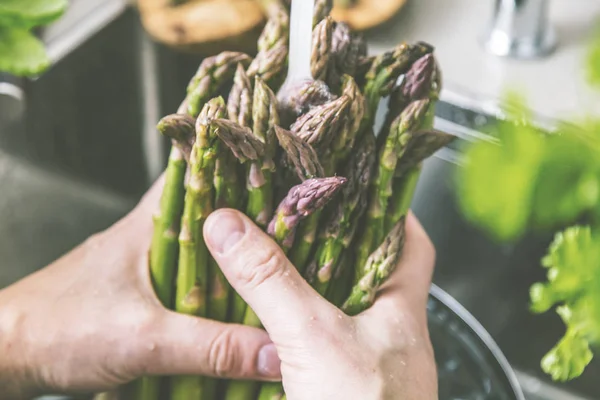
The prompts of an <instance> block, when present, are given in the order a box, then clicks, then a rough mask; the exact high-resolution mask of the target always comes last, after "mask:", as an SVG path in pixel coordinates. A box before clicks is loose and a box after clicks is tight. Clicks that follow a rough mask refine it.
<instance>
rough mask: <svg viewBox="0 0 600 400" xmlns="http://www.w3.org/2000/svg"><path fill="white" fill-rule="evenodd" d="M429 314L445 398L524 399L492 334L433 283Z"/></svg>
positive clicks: (440, 382) (428, 306) (441, 386)
mask: <svg viewBox="0 0 600 400" xmlns="http://www.w3.org/2000/svg"><path fill="white" fill-rule="evenodd" d="M429 293H430V296H429V302H428V304H427V314H428V321H429V332H430V336H431V341H432V343H433V349H434V351H435V356H436V363H437V366H438V380H439V398H440V399H442V400H462V399H479V400H524V399H525V397H524V396H523V392H522V390H521V388H520V385H519V381H518V380H517V377H516V375H515V373H514V371H513V370H512V368H511V366H510V365H509V363H508V361H507V360H506V358H505V357H504V355H503V354H502V351H500V348H499V347H498V345H497V344H496V343H495V342H494V340H493V339H492V337H491V336H490V335H489V334H488V333H487V332H486V331H485V329H484V328H483V327H482V326H481V324H480V323H479V322H477V320H476V319H475V318H474V317H473V316H472V315H471V314H469V312H468V311H467V310H466V309H465V308H464V307H462V306H461V305H460V304H459V303H458V302H457V301H456V300H455V299H453V298H452V297H451V296H450V295H449V294H448V293H446V292H444V291H443V290H442V289H441V288H439V287H438V286H436V285H432V287H431V290H430V292H429Z"/></svg>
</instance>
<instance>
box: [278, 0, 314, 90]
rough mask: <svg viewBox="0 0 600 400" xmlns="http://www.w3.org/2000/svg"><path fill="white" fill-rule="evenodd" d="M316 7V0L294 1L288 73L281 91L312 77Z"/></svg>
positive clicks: (291, 17)
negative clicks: (311, 57) (311, 66)
mask: <svg viewBox="0 0 600 400" xmlns="http://www.w3.org/2000/svg"><path fill="white" fill-rule="evenodd" d="M314 8H315V2H314V0H293V1H292V10H291V15H290V45H289V63H288V74H287V78H286V80H285V83H284V84H283V86H282V87H281V89H280V93H284V92H286V91H287V90H288V89H289V88H290V87H291V86H293V85H296V84H298V83H302V82H304V81H306V80H310V79H312V74H311V72H310V53H311V49H312V30H313V14H314Z"/></svg>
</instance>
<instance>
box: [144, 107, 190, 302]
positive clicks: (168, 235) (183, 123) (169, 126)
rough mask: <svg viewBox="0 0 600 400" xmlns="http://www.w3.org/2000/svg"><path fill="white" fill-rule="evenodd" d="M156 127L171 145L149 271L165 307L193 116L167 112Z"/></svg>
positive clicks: (174, 266) (174, 263) (169, 293)
mask: <svg viewBox="0 0 600 400" xmlns="http://www.w3.org/2000/svg"><path fill="white" fill-rule="evenodd" d="M158 130H159V131H160V133H161V134H162V135H164V136H167V137H170V138H172V140H173V147H172V149H171V154H170V156H169V162H168V164H167V169H166V173H165V186H164V189H163V193H162V196H161V200H160V211H159V212H158V213H157V214H156V215H155V216H154V234H153V236H152V244H151V250H150V272H151V276H152V281H153V283H154V290H155V291H156V294H157V296H158V298H159V299H160V301H161V303H162V304H163V305H164V306H165V307H171V306H172V302H173V299H172V293H173V286H174V285H173V283H174V282H173V279H174V276H175V275H174V274H175V271H176V270H177V251H178V243H177V236H178V234H179V223H180V222H181V215H182V212H183V200H184V194H185V188H184V178H185V171H186V168H187V164H186V158H187V159H189V153H188V152H187V151H186V150H185V148H186V146H187V145H188V144H190V142H191V144H193V142H194V141H195V139H193V140H190V139H191V138H193V137H194V136H195V128H194V119H193V118H191V117H188V116H186V115H178V114H174V115H169V116H167V117H164V118H163V119H161V120H160V121H159V123H158ZM179 144H181V146H180V145H179ZM191 144H190V149H191ZM186 154H187V156H186Z"/></svg>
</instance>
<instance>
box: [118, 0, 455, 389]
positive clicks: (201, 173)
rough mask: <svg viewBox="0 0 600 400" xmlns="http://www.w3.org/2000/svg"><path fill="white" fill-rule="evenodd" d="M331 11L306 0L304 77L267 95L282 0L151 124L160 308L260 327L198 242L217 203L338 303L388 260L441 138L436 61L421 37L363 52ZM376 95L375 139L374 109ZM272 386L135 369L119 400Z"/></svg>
mask: <svg viewBox="0 0 600 400" xmlns="http://www.w3.org/2000/svg"><path fill="white" fill-rule="evenodd" d="M331 8H332V3H331V0H328V1H322V0H318V1H317V5H316V7H315V16H314V33H313V53H312V66H311V69H312V74H313V77H314V80H312V81H309V82H304V83H302V84H301V85H298V86H297V87H296V88H295V89H294V90H291V91H289V92H280V93H277V91H278V89H279V87H280V85H281V84H282V82H283V81H284V79H285V72H286V70H287V65H286V63H287V56H288V39H289V6H288V5H286V4H285V2H282V3H281V6H280V7H272V8H271V12H270V16H269V21H268V23H267V24H266V26H265V28H264V31H263V33H262V35H261V37H260V39H259V42H258V54H257V55H256V57H254V59H252V58H251V57H249V56H248V55H246V54H242V53H236V52H227V51H226V52H223V53H221V54H219V55H216V56H214V57H210V58H207V59H205V60H204V61H203V62H202V64H201V65H200V67H199V69H198V71H197V72H196V74H195V75H194V77H193V78H192V79H191V81H190V83H189V86H188V88H187V96H186V98H185V100H184V101H183V103H182V104H181V106H180V108H179V110H178V111H177V113H176V114H173V115H169V116H166V117H164V118H163V119H162V120H161V121H160V122H159V124H158V130H159V131H160V133H161V134H163V135H165V136H166V137H168V138H170V139H171V140H172V149H171V154H170V158H169V162H168V166H167V169H166V181H165V186H164V190H163V194H162V199H161V203H160V210H159V212H158V213H157V214H156V216H155V221H154V222H155V225H154V226H155V230H154V236H153V240H152V245H151V246H152V247H151V250H150V269H151V275H152V279H153V284H154V287H155V290H156V293H157V295H158V297H159V298H160V300H161V301H162V302H163V304H164V305H165V306H166V307H169V308H172V309H174V310H176V311H177V312H180V313H186V314H190V315H194V316H199V317H206V318H212V319H216V320H220V321H229V322H234V323H243V324H247V325H252V326H256V327H260V326H261V323H260V321H259V320H258V318H257V316H256V315H255V314H254V312H253V311H252V310H251V309H250V308H249V307H248V306H247V305H246V304H245V303H244V301H243V300H242V299H241V297H239V296H238V295H237V293H235V292H234V291H233V290H232V289H231V287H230V286H229V285H228V283H227V281H226V280H225V278H224V276H223V275H222V273H221V271H220V270H219V268H218V266H217V265H216V263H215V262H214V260H213V259H212V258H211V257H210V254H209V253H208V251H207V248H206V245H205V243H204V242H203V236H202V226H203V223H204V221H205V220H206V218H207V217H208V215H209V214H210V213H211V212H212V211H213V210H215V209H217V208H222V207H227V208H235V209H238V210H242V211H244V212H245V213H246V214H247V215H248V216H249V217H250V218H252V219H253V220H254V221H255V222H256V224H257V225H259V226H260V227H262V228H263V229H265V230H266V231H267V232H268V234H269V235H271V236H272V237H273V239H274V240H275V241H277V243H279V245H280V246H281V248H282V249H283V250H284V251H285V252H286V254H288V256H289V257H290V259H291V260H292V262H293V263H294V265H295V266H296V267H297V268H298V270H300V271H301V273H303V274H304V275H305V277H306V279H307V281H308V282H310V283H311V285H312V286H313V287H314V288H315V289H316V290H317V292H318V293H320V294H321V295H323V296H324V297H326V298H327V299H329V300H330V301H331V302H333V303H335V304H336V305H338V306H339V307H340V308H341V309H342V310H344V311H345V312H346V313H348V314H351V315H354V314H357V313H360V312H361V311H363V310H365V309H366V308H368V307H369V306H370V305H371V304H372V303H373V301H374V298H375V295H376V293H377V290H378V288H379V286H380V285H381V284H382V283H383V282H384V281H385V280H386V278H387V277H388V276H389V275H390V273H391V272H392V271H393V269H394V267H395V265H396V263H397V260H398V258H399V257H400V255H401V253H402V246H403V243H404V217H405V215H406V213H407V210H408V206H409V204H410V201H411V198H412V195H413V192H414V189H415V185H416V182H417V179H418V175H419V171H420V168H421V163H422V161H423V160H424V159H426V158H427V157H429V156H430V155H432V154H433V153H434V152H435V151H437V150H438V149H439V148H441V147H443V146H445V145H446V144H448V143H449V142H450V141H451V140H452V139H453V137H452V136H450V135H447V134H445V133H442V132H438V131H435V130H433V129H432V122H433V115H434V106H435V102H436V100H437V98H438V95H439V92H440V86H441V77H440V71H439V69H438V66H437V64H436V61H435V59H434V56H433V54H432V53H433V48H432V47H431V46H430V45H428V44H426V43H415V44H409V43H402V44H400V45H398V46H397V47H395V48H394V49H392V50H390V51H388V52H386V53H384V54H381V55H378V56H376V57H369V56H367V49H366V46H365V43H364V41H363V39H362V38H361V37H360V36H359V35H357V34H355V33H353V32H351V31H350V29H349V28H348V26H347V25H345V24H343V23H336V22H335V21H334V20H333V19H332V18H331V17H330V16H329V12H330V11H331ZM276 93H277V94H276ZM388 96H389V98H390V102H389V108H388V110H387V115H386V118H385V122H384V123H383V127H382V128H381V130H380V131H379V132H378V135H377V136H376V134H375V133H376V132H375V129H374V119H375V113H376V111H377V109H378V107H379V103H380V100H381V99H382V98H384V97H388ZM225 98H227V101H225ZM359 233H360V234H359ZM161 393H162V396H161ZM165 393H166V394H165ZM284 396H285V395H284V393H283V387H282V386H281V384H273V383H270V384H263V385H261V384H259V383H257V382H247V381H235V382H223V381H217V380H215V379H207V378H200V377H192V376H182V377H173V378H171V379H169V380H167V379H159V378H144V379H143V380H141V381H138V382H136V383H135V384H134V386H133V390H132V391H130V394H129V395H128V398H129V399H134V400H136V399H138V400H153V399H159V398H169V399H172V400H182V399H186V400H187V399H194V400H197V399H221V398H223V399H230V400H234V399H235V400H245V399H248V400H255V399H261V400H263V399H281V398H283V397H284Z"/></svg>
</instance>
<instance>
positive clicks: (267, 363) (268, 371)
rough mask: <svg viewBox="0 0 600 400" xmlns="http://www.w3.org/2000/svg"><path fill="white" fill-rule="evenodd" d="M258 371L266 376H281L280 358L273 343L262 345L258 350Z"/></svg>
mask: <svg viewBox="0 0 600 400" xmlns="http://www.w3.org/2000/svg"><path fill="white" fill-rule="evenodd" d="M258 373H259V374H261V375H262V376H264V377H266V378H275V379H276V378H280V377H281V360H279V356H278V355H277V349H276V348H275V345H274V344H273V343H269V344H267V345H265V346H263V347H262V348H261V349H260V351H259V352H258Z"/></svg>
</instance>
